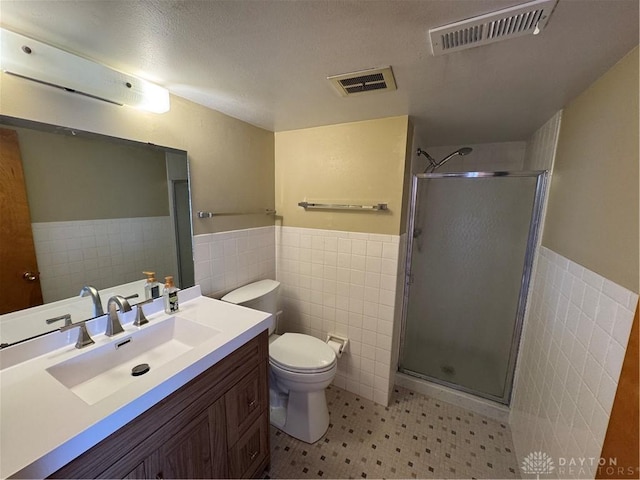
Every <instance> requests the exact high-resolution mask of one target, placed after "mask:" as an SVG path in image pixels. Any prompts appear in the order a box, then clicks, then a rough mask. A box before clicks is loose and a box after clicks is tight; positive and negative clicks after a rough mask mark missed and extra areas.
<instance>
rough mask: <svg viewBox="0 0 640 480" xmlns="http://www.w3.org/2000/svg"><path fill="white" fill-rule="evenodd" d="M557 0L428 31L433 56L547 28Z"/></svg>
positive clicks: (511, 8) (536, 3) (499, 12)
mask: <svg viewBox="0 0 640 480" xmlns="http://www.w3.org/2000/svg"><path fill="white" fill-rule="evenodd" d="M556 3H557V0H534V1H532V2H528V3H523V4H522V5H516V6H514V7H509V8H505V9H502V10H498V11H496V12H492V13H487V14H484V15H480V16H477V17H473V18H469V19H467V20H462V21H460V22H455V23H450V24H449V25H443V26H442V27H437V28H432V29H429V37H430V39H431V51H432V53H433V55H444V54H447V53H452V52H458V51H460V50H465V49H467V48H473V47H479V46H481V45H488V44H489V43H494V42H499V41H501V40H508V39H510V38H515V37H520V36H522V35H528V34H531V33H533V34H538V33H539V32H540V31H542V29H543V28H544V27H545V26H546V25H547V22H548V21H549V17H550V16H551V12H552V11H553V9H554V7H555V5H556Z"/></svg>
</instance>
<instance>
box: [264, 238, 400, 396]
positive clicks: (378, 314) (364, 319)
mask: <svg viewBox="0 0 640 480" xmlns="http://www.w3.org/2000/svg"><path fill="white" fill-rule="evenodd" d="M277 237H278V238H277V240H276V245H278V251H277V279H278V280H279V281H280V282H281V283H282V289H281V304H282V306H283V315H282V321H281V322H280V331H281V332H282V331H287V332H301V333H307V334H310V335H314V336H316V337H318V338H321V339H322V340H325V339H326V335H327V334H328V333H335V334H337V335H342V336H347V337H348V338H349V342H350V343H349V349H348V352H347V353H346V354H345V355H343V356H342V358H340V360H339V362H338V373H337V374H336V378H335V381H334V384H335V385H337V386H338V387H340V388H344V389H346V390H348V391H350V392H353V393H356V394H358V395H361V396H363V397H364V398H367V399H369V400H374V401H375V402H377V403H380V404H382V405H387V402H388V399H389V394H390V389H391V387H392V386H393V375H392V374H391V370H392V336H393V333H394V332H393V328H394V320H395V319H397V318H398V315H399V307H400V302H398V301H397V298H396V296H397V288H396V281H397V277H398V247H399V242H400V237H399V236H397V235H376V234H366V233H354V232H344V231H334V230H320V229H305V228H297V227H279V228H278V229H277ZM396 307H398V308H396Z"/></svg>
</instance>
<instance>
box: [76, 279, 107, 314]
mask: <svg viewBox="0 0 640 480" xmlns="http://www.w3.org/2000/svg"><path fill="white" fill-rule="evenodd" d="M88 295H91V301H92V302H93V316H94V317H99V316H100V315H104V310H103V309H102V300H100V294H99V293H98V289H97V288H96V287H94V286H91V285H85V286H84V287H82V290H80V296H81V297H86V296H88Z"/></svg>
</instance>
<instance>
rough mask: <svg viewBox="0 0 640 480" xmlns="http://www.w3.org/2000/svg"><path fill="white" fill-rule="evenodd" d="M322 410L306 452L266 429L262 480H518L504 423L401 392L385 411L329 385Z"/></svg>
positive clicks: (301, 444)
mask: <svg viewBox="0 0 640 480" xmlns="http://www.w3.org/2000/svg"><path fill="white" fill-rule="evenodd" d="M327 404H328V406H329V412H330V415H331V423H330V425H329V429H328V430H327V433H326V434H325V435H324V436H323V437H322V438H321V439H320V440H319V441H318V442H316V443H315V444H314V445H309V444H306V443H304V442H301V441H299V440H296V439H294V438H292V437H290V436H288V435H287V434H285V433H283V432H281V431H279V430H277V429H276V428H274V427H271V467H270V469H269V470H268V471H266V472H265V478H274V479H276V478H357V479H362V478H408V479H411V478H451V479H454V478H478V479H481V478H520V477H519V468H518V464H517V461H516V458H515V454H514V451H513V443H512V441H511V432H510V431H509V427H508V425H506V424H502V423H500V422H498V421H495V420H492V419H490V418H487V417H484V416H482V415H479V414H476V413H473V412H469V411H467V410H464V409H462V408H460V407H457V406H455V405H451V404H447V403H446V402H442V401H440V400H435V399H433V398H430V397H427V396H425V395H422V394H419V393H414V392H412V391H410V390H407V389H405V388H401V387H396V388H395V391H394V393H393V396H392V398H391V402H390V406H389V407H383V406H381V405H378V404H376V403H373V402H371V401H369V400H366V399H363V398H360V397H358V396H357V395H354V394H352V393H350V392H347V391H345V390H342V389H340V388H337V387H335V386H331V387H329V388H328V389H327Z"/></svg>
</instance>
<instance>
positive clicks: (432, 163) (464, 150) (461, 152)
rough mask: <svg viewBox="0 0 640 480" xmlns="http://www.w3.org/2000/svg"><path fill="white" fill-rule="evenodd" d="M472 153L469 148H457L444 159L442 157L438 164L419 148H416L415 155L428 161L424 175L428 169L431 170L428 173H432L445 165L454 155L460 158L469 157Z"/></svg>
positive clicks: (471, 149)
mask: <svg viewBox="0 0 640 480" xmlns="http://www.w3.org/2000/svg"><path fill="white" fill-rule="evenodd" d="M472 151H473V148H471V147H463V148H459V149H458V150H456V151H455V152H452V153H450V154H449V155H447V156H446V157H444V158H443V159H442V160H440V161H439V162H436V161H435V160H434V159H433V157H432V156H431V155H429V154H428V153H427V152H425V151H424V150H422V149H421V148H418V151H417V153H418V155H424V156H425V157H427V159H428V160H429V165H428V166H427V168H425V170H424V173H427V171H428V170H429V169H431V171H430V172H429V173H432V172H433V171H434V170H435V169H436V168H439V167H441V166H442V165H444V164H445V163H447V162H448V161H449V160H450V159H451V158H452V157H455V156H456V155H460V156H461V157H462V156H464V155H469V154H470V153H471V152H472Z"/></svg>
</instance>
